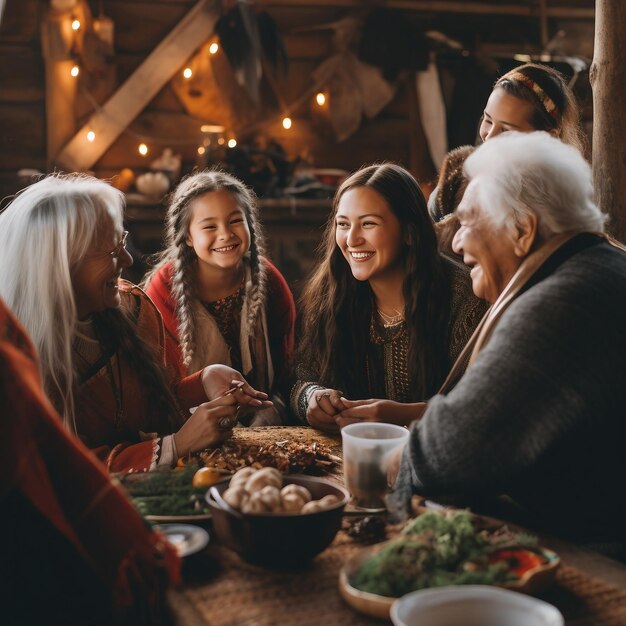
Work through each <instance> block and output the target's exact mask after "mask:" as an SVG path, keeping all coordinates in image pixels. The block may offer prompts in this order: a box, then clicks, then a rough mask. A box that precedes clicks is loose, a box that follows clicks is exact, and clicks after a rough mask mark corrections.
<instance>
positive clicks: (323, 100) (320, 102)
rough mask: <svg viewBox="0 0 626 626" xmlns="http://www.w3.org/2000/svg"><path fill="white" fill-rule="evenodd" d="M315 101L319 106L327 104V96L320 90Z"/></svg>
mask: <svg viewBox="0 0 626 626" xmlns="http://www.w3.org/2000/svg"><path fill="white" fill-rule="evenodd" d="M315 102H317V104H318V106H321V107H323V106H324V105H325V104H326V96H325V95H324V94H323V93H322V92H321V91H320V92H319V93H318V94H317V95H316V96H315Z"/></svg>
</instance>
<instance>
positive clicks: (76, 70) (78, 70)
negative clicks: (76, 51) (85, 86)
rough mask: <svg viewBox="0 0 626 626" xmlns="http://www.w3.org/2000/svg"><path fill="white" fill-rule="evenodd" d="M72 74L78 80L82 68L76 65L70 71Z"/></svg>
mask: <svg viewBox="0 0 626 626" xmlns="http://www.w3.org/2000/svg"><path fill="white" fill-rule="evenodd" d="M70 74H71V75H72V76H73V77H74V78H76V77H77V76H78V75H79V74H80V67H78V65H74V66H73V67H72V69H71V70H70Z"/></svg>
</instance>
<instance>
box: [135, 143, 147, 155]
mask: <svg viewBox="0 0 626 626" xmlns="http://www.w3.org/2000/svg"><path fill="white" fill-rule="evenodd" d="M137 150H139V154H141V156H146V154H148V146H146V144H145V143H140V144H139V148H137Z"/></svg>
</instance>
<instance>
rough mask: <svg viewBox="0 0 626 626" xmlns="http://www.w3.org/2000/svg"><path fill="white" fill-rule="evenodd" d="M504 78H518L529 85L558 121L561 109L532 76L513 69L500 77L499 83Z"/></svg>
mask: <svg viewBox="0 0 626 626" xmlns="http://www.w3.org/2000/svg"><path fill="white" fill-rule="evenodd" d="M503 80H517V81H519V82H520V83H522V85H525V86H526V87H528V89H530V90H531V91H532V92H533V93H534V94H535V95H536V96H537V98H539V102H541V106H543V108H544V109H545V111H546V113H548V115H550V116H551V117H553V118H554V119H555V120H556V121H558V116H559V109H558V108H557V106H556V104H554V100H552V98H551V97H550V96H549V95H548V94H547V93H546V92H545V91H544V90H543V89H542V88H541V87H540V86H539V85H538V84H537V83H536V82H535V81H534V80H533V79H532V78H529V77H528V76H526V75H525V74H522V73H521V72H518V71H517V70H512V71H510V72H508V73H507V74H505V75H504V76H503V77H502V78H500V80H499V81H498V83H501V82H502V81H503Z"/></svg>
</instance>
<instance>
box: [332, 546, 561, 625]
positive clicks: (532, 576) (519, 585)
mask: <svg viewBox="0 0 626 626" xmlns="http://www.w3.org/2000/svg"><path fill="white" fill-rule="evenodd" d="M389 543H390V542H384V543H381V544H378V545H375V546H372V547H370V548H365V549H364V550H363V551H361V552H360V553H359V554H356V555H355V556H353V557H352V558H350V559H349V560H348V561H346V563H345V564H344V566H343V567H342V568H341V570H340V572H339V592H340V593H341V596H342V597H343V598H344V600H345V601H346V602H347V603H348V604H349V605H350V606H351V607H352V608H353V609H356V610H357V611H359V612H360V613H363V614H365V615H369V616H372V617H377V618H379V619H389V611H390V609H391V605H392V604H393V603H394V602H395V601H396V600H397V599H398V598H397V597H389V596H383V595H378V594H375V593H369V592H367V591H362V590H360V589H357V588H356V587H354V586H353V585H352V580H353V576H354V574H355V572H356V571H357V570H358V569H359V567H360V566H361V565H362V564H363V562H364V561H365V560H366V559H367V558H369V557H370V556H371V555H373V554H376V553H377V552H379V551H380V550H382V549H383V548H384V547H385V546H386V545H388V544H389ZM540 551H541V554H542V555H543V557H544V558H545V560H546V562H545V564H543V565H541V566H539V567H536V568H533V569H530V570H528V571H527V572H526V573H525V574H524V575H523V576H521V577H520V578H519V579H518V580H514V581H509V582H506V583H501V584H497V585H495V586H497V587H503V588H505V589H511V590H514V591H519V592H522V593H527V594H535V593H539V592H541V591H543V590H544V589H546V588H548V587H549V586H550V585H551V584H552V583H553V582H554V578H555V576H556V570H557V568H558V567H559V563H560V559H559V557H558V555H557V554H556V553H555V552H553V551H552V550H547V549H545V548H540Z"/></svg>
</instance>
